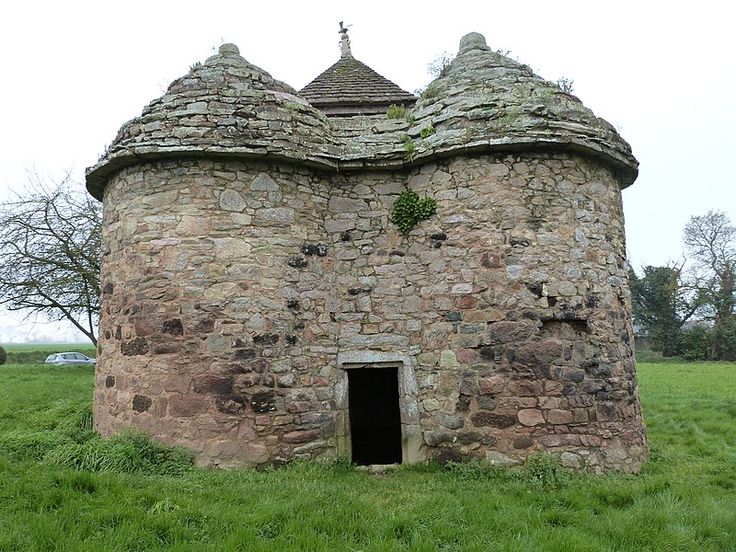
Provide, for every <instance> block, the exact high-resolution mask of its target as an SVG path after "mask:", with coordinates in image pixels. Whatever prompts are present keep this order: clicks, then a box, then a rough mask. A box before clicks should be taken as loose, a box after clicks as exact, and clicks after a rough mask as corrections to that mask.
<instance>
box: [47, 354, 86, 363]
mask: <svg viewBox="0 0 736 552" xmlns="http://www.w3.org/2000/svg"><path fill="white" fill-rule="evenodd" d="M44 363H45V364H97V360H96V359H94V358H90V357H88V356H87V355H83V354H82V353H54V354H53V355H49V356H47V357H46V360H45V361H44Z"/></svg>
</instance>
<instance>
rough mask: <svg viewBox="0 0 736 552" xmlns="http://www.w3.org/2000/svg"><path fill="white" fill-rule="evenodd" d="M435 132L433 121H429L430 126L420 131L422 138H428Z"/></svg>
mask: <svg viewBox="0 0 736 552" xmlns="http://www.w3.org/2000/svg"><path fill="white" fill-rule="evenodd" d="M434 133H435V130H434V127H433V126H432V123H429V126H426V127H424V128H423V129H422V130H421V131H419V137H420V138H421V139H422V140H426V139H427V138H429V137H430V136H432V135H433V134H434Z"/></svg>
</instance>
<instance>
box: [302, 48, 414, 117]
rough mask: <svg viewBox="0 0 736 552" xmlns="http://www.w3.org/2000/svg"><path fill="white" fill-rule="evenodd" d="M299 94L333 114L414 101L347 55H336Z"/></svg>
mask: <svg viewBox="0 0 736 552" xmlns="http://www.w3.org/2000/svg"><path fill="white" fill-rule="evenodd" d="M299 95H300V96H301V97H302V98H304V99H305V100H307V101H308V102H309V103H310V104H312V105H313V106H314V107H316V108H317V109H320V110H321V111H323V112H325V113H327V114H335V115H361V114H368V113H382V112H385V111H386V108H387V107H388V106H389V105H391V104H397V105H405V106H407V107H410V106H412V105H414V102H416V100H417V98H416V96H414V94H412V93H411V92H407V91H406V90H403V89H401V88H400V87H399V86H397V85H396V84H394V83H393V82H391V81H390V80H388V79H387V78H386V77H384V76H382V75H379V74H378V73H376V72H375V71H374V70H373V69H371V68H370V67H368V66H367V65H366V64H365V63H363V62H362V61H358V60H357V59H355V58H354V57H353V56H352V55H350V54H347V55H345V54H344V55H343V56H342V57H340V59H339V60H338V62H337V63H335V64H334V65H332V66H331V67H329V68H328V69H327V70H326V71H324V72H323V73H322V74H321V75H319V76H318V77H317V78H315V79H314V80H313V81H312V82H310V83H309V84H308V85H306V86H305V87H304V88H302V89H301V90H300V91H299Z"/></svg>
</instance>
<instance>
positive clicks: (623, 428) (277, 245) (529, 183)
mask: <svg viewBox="0 0 736 552" xmlns="http://www.w3.org/2000/svg"><path fill="white" fill-rule="evenodd" d="M470 43H472V44H474V42H473V41H472V40H471V41H470ZM478 45H479V43H478V44H476V46H478ZM476 46H473V47H469V49H467V51H464V52H463V53H461V54H460V55H459V56H458V59H456V60H455V61H454V62H453V65H452V67H451V68H450V70H449V71H450V73H451V78H446V77H443V78H442V79H440V80H438V81H436V83H435V84H434V85H433V86H435V87H436V92H437V95H436V96H435V97H434V98H430V97H425V98H422V99H420V100H419V102H418V104H417V107H416V109H415V110H414V113H413V114H412V116H413V117H415V119H416V123H417V129H416V130H414V129H413V127H411V128H410V126H409V125H408V123H406V122H405V121H403V120H388V119H383V118H381V117H380V116H373V117H361V116H358V117H345V118H342V119H338V118H335V119H330V118H327V117H325V116H324V115H323V114H321V113H320V112H318V111H316V110H315V109H313V107H312V106H309V105H308V104H306V102H304V101H303V100H302V99H301V98H299V97H298V96H297V95H295V94H294V91H293V90H291V89H289V88H288V87H286V86H285V85H283V84H282V83H278V82H277V81H274V80H273V79H272V78H271V77H270V76H269V75H267V74H266V73H265V72H263V71H261V70H260V69H258V68H255V67H252V66H249V65H245V62H244V60H242V58H240V57H239V56H238V55H237V53H236V52H234V51H233V50H231V49H228V48H225V50H224V51H222V52H220V53H219V54H217V55H216V56H213V59H211V60H208V62H207V63H205V64H204V66H202V67H199V68H194V69H193V70H192V72H191V73H190V75H188V76H187V77H185V78H184V79H181V80H179V81H177V82H175V83H174V84H172V87H171V89H170V91H169V92H170V93H168V94H167V95H166V96H164V97H163V98H161V99H160V100H156V101H155V102H153V103H152V104H151V105H150V106H149V107H147V108H146V111H145V113H144V115H142V117H141V118H139V119H138V120H134V121H133V122H131V123H130V124H127V125H126V126H125V127H124V129H123V130H122V131H121V135H120V137H119V139H118V140H117V141H116V142H115V143H114V144H113V146H112V147H111V149H110V151H109V152H108V153H107V154H106V156H105V158H103V160H102V162H101V164H100V165H98V166H96V167H95V168H93V169H92V171H91V172H90V177H89V183H90V189H91V190H92V191H93V192H94V193H95V194H97V195H98V196H100V197H102V195H103V188H104V208H105V229H104V232H103V237H104V240H105V244H104V249H105V255H104V257H103V265H102V273H101V278H102V281H103V282H106V283H111V282H114V285H112V284H111V285H109V286H108V285H105V286H103V290H104V300H103V307H102V312H101V331H100V339H99V354H98V368H97V370H98V374H99V375H98V377H97V380H96V386H97V391H96V393H95V427H96V429H97V430H98V431H100V432H101V433H103V434H105V435H108V434H111V433H114V432H117V431H120V430H121V429H123V428H125V427H141V428H143V429H145V430H147V431H152V432H153V433H154V436H155V437H158V438H161V439H163V440H165V441H168V442H182V441H183V440H184V438H183V437H182V435H186V441H185V444H186V445H187V446H190V447H191V448H192V449H193V450H194V452H195V454H196V455H197V461H198V462H200V463H203V464H207V465H221V466H234V465H243V464H246V465H259V464H263V463H267V462H281V461H283V460H288V459H290V458H295V457H301V456H311V457H318V456H321V455H327V456H332V455H334V454H345V453H349V451H347V450H345V449H344V448H341V447H344V446H345V445H344V443H346V442H349V435H348V433H349V404H348V403H349V401H348V395H349V393H348V391H349V389H348V388H349V386H348V381H347V373H346V372H347V371H348V369H350V368H351V366H347V367H346V366H345V365H346V364H351V363H352V364H353V366H352V367H356V366H355V365H356V364H358V365H360V364H366V365H371V364H373V365H375V364H379V365H380V366H383V367H391V368H392V369H396V370H397V377H398V391H399V398H398V400H399V405H400V409H401V419H402V440H403V441H402V442H403V444H404V447H405V451H404V452H405V455H406V456H405V457H404V459H403V460H404V461H407V462H409V461H420V460H423V459H425V458H428V457H436V458H439V459H445V460H447V459H458V460H462V459H469V458H483V457H487V458H489V459H490V460H493V461H496V460H499V459H501V457H500V456H498V455H502V456H503V457H505V458H508V459H515V458H517V457H518V458H524V457H526V456H528V455H529V454H532V453H533V451H535V450H539V449H544V448H550V449H554V450H557V451H561V452H565V453H567V452H569V453H570V454H575V455H577V458H578V460H577V461H575V460H573V459H572V458H569V459H567V460H566V461H569V463H570V465H571V466H573V464H575V467H576V468H577V467H579V468H580V469H593V470H601V469H624V470H626V471H629V470H631V469H636V468H637V467H638V466H640V465H641V462H643V461H644V459H645V458H646V454H647V451H646V439H645V435H644V429H643V423H642V418H641V411H640V407H639V402H638V391H637V385H636V379H635V364H634V359H633V351H632V345H631V326H630V322H629V313H630V310H629V309H630V305H629V297H628V290H627V288H626V271H625V266H626V264H625V258H624V239H623V218H622V211H621V197H620V187H621V186H622V185H626V184H627V183H628V181H629V179H630V177H631V175H632V171H634V163H633V159H632V158H630V157H628V152H627V149H626V148H627V146H625V145H624V143H623V142H621V141H620V139H619V138H617V135H615V132H614V131H612V129H610V128H609V127H608V126H607V125H606V124H605V123H603V122H602V121H600V120H598V119H595V118H593V117H592V114H590V113H589V112H587V110H585V109H584V108H583V107H582V106H580V104H579V103H578V102H577V100H576V99H574V98H572V97H570V96H569V95H565V94H564V93H562V92H560V91H558V90H557V89H555V88H551V87H550V85H548V84H547V83H544V82H543V81H541V80H540V79H538V78H537V77H535V76H534V75H532V74H531V72H530V71H528V69H526V68H524V67H523V66H519V65H518V64H516V63H515V62H511V61H510V60H507V59H505V58H503V57H502V56H498V55H497V54H495V53H494V52H491V51H489V50H484V49H483V48H479V47H476ZM488 82H493V83H494V86H493V87H491V88H489V87H488V86H487V83H488ZM519 91H523V92H524V94H516V92H519ZM430 95H431V94H430ZM430 122H431V124H432V125H433V127H434V128H435V130H436V132H435V134H434V135H432V136H430V137H428V138H426V139H418V138H417V137H416V136H415V135H416V134H417V133H418V132H419V131H420V130H421V128H424V127H423V126H421V125H426V124H428V123H430ZM402 136H409V137H410V138H411V139H413V140H414V141H415V142H416V144H417V146H416V147H417V151H416V152H415V156H414V157H413V158H412V159H410V160H408V159H405V156H404V145H403V143H402V141H401V138H402ZM495 140H498V142H495ZM540 140H541V141H542V142H543V143H544V145H545V148H541V147H540V148H537V142H538V141H540ZM550 145H554V146H555V147H554V148H550V149H546V148H547V147H548V146H550ZM495 147H500V148H503V150H502V151H501V150H499V151H496V150H494V148H495ZM481 148H482V149H481ZM593 152H595V153H594V155H591V154H592V153H593ZM338 165H339V171H337V170H335V169H336V168H337V167H338ZM325 169H327V170H325ZM612 169H613V170H612ZM407 188H409V189H412V190H415V191H416V192H417V193H418V194H420V196H424V195H427V196H429V197H433V198H434V199H436V200H437V213H436V215H433V216H432V217H430V218H429V219H428V220H425V221H422V222H420V223H419V224H418V225H417V226H416V227H415V228H414V229H413V230H412V232H411V234H410V235H409V236H403V235H401V234H400V233H399V232H398V230H397V229H396V227H395V225H394V224H393V223H391V221H390V213H391V209H392V206H393V204H394V202H395V200H396V197H397V195H398V193H400V192H401V191H403V190H404V189H407ZM136 396H139V397H148V398H149V399H150V400H151V401H152V402H151V404H150V405H149V407H148V408H147V410H145V411H136V410H135V405H132V401H133V402H135V399H134V397H136ZM144 402H145V401H143V400H142V399H138V402H137V403H136V404H137V405H138V406H139V407H143V405H144ZM132 406H133V407H132ZM612 443H613V444H612ZM604 449H605V450H604ZM496 453H497V454H498V455H497V454H496Z"/></svg>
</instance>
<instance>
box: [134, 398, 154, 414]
mask: <svg viewBox="0 0 736 552" xmlns="http://www.w3.org/2000/svg"><path fill="white" fill-rule="evenodd" d="M151 404H153V401H152V400H151V397H146V396H145V395H135V396H134V397H133V410H135V411H136V412H145V411H146V410H148V409H149V408H150V407H151Z"/></svg>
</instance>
